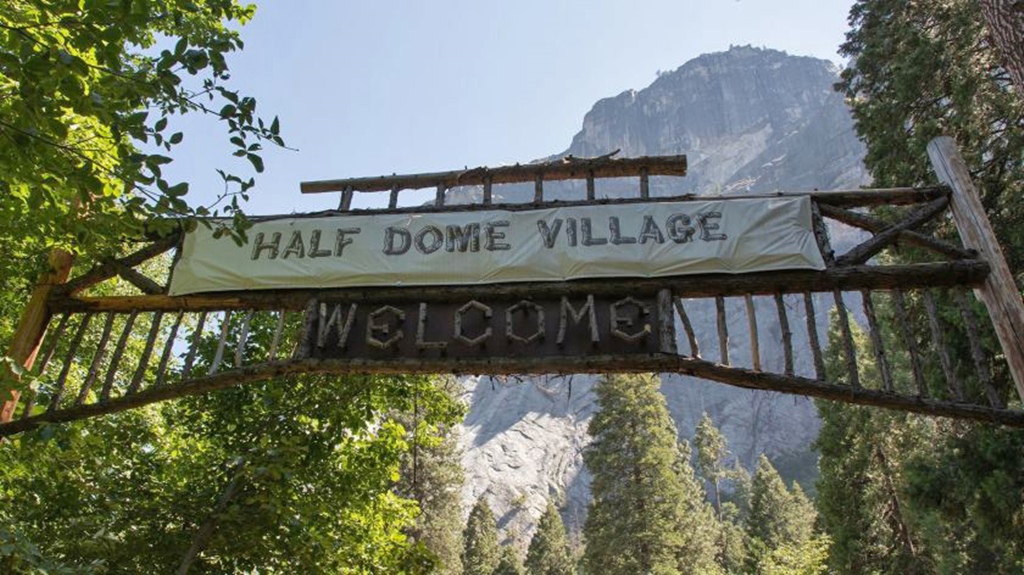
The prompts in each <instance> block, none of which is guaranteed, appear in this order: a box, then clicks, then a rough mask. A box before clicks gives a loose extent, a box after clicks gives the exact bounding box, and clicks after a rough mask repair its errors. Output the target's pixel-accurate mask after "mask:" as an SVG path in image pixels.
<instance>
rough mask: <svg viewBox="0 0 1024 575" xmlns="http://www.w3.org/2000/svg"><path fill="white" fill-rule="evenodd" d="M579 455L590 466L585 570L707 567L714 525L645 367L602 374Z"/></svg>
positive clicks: (690, 569)
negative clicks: (587, 434) (630, 372)
mask: <svg viewBox="0 0 1024 575" xmlns="http://www.w3.org/2000/svg"><path fill="white" fill-rule="evenodd" d="M595 394H596V396H597V404H598V407H599V410H598V412H597V414H596V415H595V416H594V418H593V419H592V420H591V422H590V426H589V428H588V431H589V432H590V435H591V437H592V438H593V441H592V443H591V444H590V445H589V446H588V447H587V449H586V450H585V451H584V462H585V463H586V465H587V468H588V469H589V470H590V472H591V473H592V474H593V481H592V484H591V495H592V497H593V501H592V502H591V504H590V509H589V513H588V515H587V519H586V522H585V524H584V527H583V532H584V536H585V537H586V541H587V546H586V550H585V551H584V556H583V563H584V567H585V568H586V569H587V571H588V572H593V573H607V574H609V575H613V574H617V573H629V574H632V573H679V572H686V573H696V572H713V571H714V570H715V569H716V568H717V567H716V566H715V564H714V554H715V550H714V538H715V535H716V530H717V525H716V524H715V520H714V515H713V513H712V511H711V509H710V506H708V505H707V503H705V501H704V492H703V490H702V489H701V488H700V485H699V484H698V483H697V480H696V478H695V477H694V476H693V470H692V468H690V465H689V453H688V452H686V453H683V452H682V451H681V450H680V448H679V446H678V445H677V443H676V429H675V424H674V423H673V422H672V419H671V417H670V416H669V413H668V409H667V408H666V406H665V399H664V397H663V396H662V395H661V393H660V392H659V391H658V380H657V379H656V378H655V377H653V376H649V375H644V376H635V375H606V376H604V377H603V378H602V379H601V380H600V381H599V382H598V384H597V386H596V387H595Z"/></svg>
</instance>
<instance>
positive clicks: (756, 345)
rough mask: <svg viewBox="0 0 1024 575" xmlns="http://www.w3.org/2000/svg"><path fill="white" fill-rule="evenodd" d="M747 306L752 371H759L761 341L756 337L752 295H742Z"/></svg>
mask: <svg viewBox="0 0 1024 575" xmlns="http://www.w3.org/2000/svg"><path fill="white" fill-rule="evenodd" d="M743 301H744V303H745V304H746V306H747V328H748V329H749V330H750V361H751V364H752V365H753V367H754V371H761V342H760V340H759V339H758V337H757V310H756V309H754V297H753V296H752V295H750V294H747V295H745V296H743Z"/></svg>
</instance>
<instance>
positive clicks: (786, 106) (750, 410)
mask: <svg viewBox="0 0 1024 575" xmlns="http://www.w3.org/2000/svg"><path fill="white" fill-rule="evenodd" d="M838 71H839V70H838V69H837V68H836V67H835V66H834V65H833V64H832V63H830V62H828V61H825V60H819V59H815V58H808V57H797V56H790V55H787V54H785V53H782V52H778V51H773V50H762V49H755V48H750V47H734V48H731V49H730V50H729V51H727V52H723V53H716V54H707V55H703V56H700V57H698V58H695V59H693V60H691V61H689V62H687V63H686V64H684V65H682V66H681V67H679V68H678V69H677V70H675V71H672V72H667V73H662V74H660V75H659V77H658V78H657V79H656V80H655V81H654V82H653V83H652V84H651V85H650V86H648V87H647V88H644V89H643V90H640V91H635V90H627V91H625V92H623V93H621V94H619V95H618V96H615V97H612V98H606V99H603V100H601V101H599V102H597V103H596V104H595V105H594V107H593V109H592V110H591V111H590V112H589V113H587V115H586V117H585V118H584V119H583V128H582V129H581V130H580V132H579V133H578V134H576V136H575V137H574V138H573V139H572V144H571V145H570V146H569V148H568V149H567V150H566V151H565V152H563V153H562V154H557V155H555V156H553V157H560V156H564V155H567V154H573V155H575V156H578V157H587V156H596V155H601V154H605V153H608V152H610V151H612V150H615V149H621V151H620V152H619V156H620V157H625V156H642V155H660V154H687V156H688V159H689V165H690V174H689V175H688V176H687V177H686V178H682V179H680V178H674V179H671V180H669V179H661V178H655V179H653V180H654V181H653V182H652V193H653V194H655V195H659V194H660V195H669V194H682V193H694V194H698V195H717V194H740V193H758V192H770V191H774V190H779V189H786V190H810V189H839V188H851V187H852V188H856V187H858V186H860V185H862V184H864V183H866V182H867V181H868V176H867V174H866V172H865V171H864V169H863V166H862V162H861V160H862V158H863V154H864V149H863V146H862V144H861V143H860V142H859V141H858V139H857V137H856V135H855V133H854V130H853V124H852V122H851V119H850V116H849V113H848V111H847V108H846V107H845V105H844V103H843V100H842V98H841V97H840V96H839V95H838V94H836V93H835V92H834V91H833V90H832V84H833V83H834V82H835V81H836V80H837V75H838ZM630 185H631V184H630V183H627V182H612V183H610V184H605V185H603V186H602V185H601V184H599V187H598V192H599V194H605V195H619V194H622V193H628V191H629V187H630ZM578 191H579V190H575V189H574V188H573V187H572V186H565V187H563V188H561V189H560V190H553V193H554V194H559V195H565V196H570V195H572V196H575V195H576V193H577V192H578ZM513 193H514V192H513ZM635 193H636V192H635V191H632V194H635ZM836 240H838V242H839V243H842V242H843V238H834V241H836ZM787 303H791V305H790V306H789V307H790V309H791V311H792V312H793V314H794V315H793V316H792V317H791V321H792V322H794V323H795V322H800V321H803V317H802V316H800V309H799V306H797V305H796V302H795V301H794V302H787ZM757 305H758V306H760V305H773V304H772V302H770V301H764V302H761V301H758V302H757ZM731 315H732V317H733V321H745V320H743V317H744V316H743V314H742V313H733V314H731ZM691 316H692V317H693V319H694V321H695V323H696V326H695V327H696V329H697V331H698V337H699V338H702V339H706V338H713V337H714V330H715V329H716V328H715V323H714V321H715V320H714V314H713V311H710V310H706V309H705V310H696V311H695V313H692V314H691ZM730 327H731V329H730V332H731V333H734V334H738V336H737V337H734V338H732V339H731V341H730V348H731V352H730V354H731V355H732V356H733V357H734V358H735V359H734V360H738V363H740V364H743V363H747V365H749V351H748V348H749V346H748V345H747V342H746V341H745V340H744V338H743V336H742V335H739V334H743V333H745V325H744V326H740V325H735V326H730ZM821 327H824V326H821ZM759 334H760V336H759V338H760V341H761V342H762V343H761V354H762V357H763V358H765V359H764V360H765V361H767V362H771V361H781V360H780V359H779V358H780V357H781V343H780V338H781V334H780V330H779V327H778V325H770V324H769V325H761V326H760V327H759ZM708 341H711V340H710V339H708ZM794 346H795V348H796V349H797V355H798V357H797V370H798V372H801V373H809V372H810V370H811V368H810V365H811V363H810V358H809V356H808V354H806V353H802V350H805V349H806V343H805V342H804V341H800V338H799V336H797V339H796V340H794ZM712 359H714V357H712ZM662 380H663V385H662V391H663V392H664V394H665V396H666V398H667V400H668V405H669V408H670V410H671V412H672V414H673V416H674V417H675V420H676V423H677V426H678V428H679V431H680V435H681V436H684V437H688V436H690V435H691V434H692V433H693V429H694V427H695V426H696V423H697V420H698V419H699V418H700V416H701V414H702V413H703V412H704V411H707V412H708V413H710V414H711V416H712V418H713V420H714V421H715V423H716V424H718V425H719V426H720V427H721V428H722V429H723V431H724V432H725V434H726V436H727V438H728V440H729V443H730V447H731V451H732V452H733V453H734V454H735V455H736V457H737V458H738V459H739V460H740V461H741V462H742V463H743V464H744V465H746V466H748V467H750V466H751V465H752V464H753V463H755V462H756V458H757V457H758V455H759V454H761V453H768V454H769V455H771V456H776V457H790V458H795V459H800V458H801V456H803V459H805V460H806V459H808V458H807V457H806V456H807V455H808V452H809V445H810V443H811V442H812V441H813V440H814V438H815V436H816V435H817V432H818V428H819V423H818V419H817V415H816V412H815V408H814V405H813V403H812V402H811V401H810V400H808V399H806V398H802V397H796V396H786V395H781V394H775V393H766V392H755V391H747V390H742V389H738V388H733V387H728V386H725V385H722V384H717V383H711V382H704V381H699V380H695V379H693V378H688V377H682V376H676V375H671V376H664V377H663V378H662ZM593 384H594V379H593V378H592V377H589V376H573V377H564V378H562V377H550V378H540V379H538V378H531V379H523V380H519V379H508V380H498V379H490V378H479V379H469V380H467V382H466V385H467V399H468V401H469V406H470V410H469V414H468V416H467V418H466V421H465V424H464V427H463V435H462V443H463V447H464V463H465V467H466V470H467V484H466V487H465V491H464V500H465V503H466V505H467V506H468V505H471V504H472V501H474V500H475V499H476V498H477V497H478V496H480V495H481V494H483V495H485V496H486V497H487V498H488V500H489V502H490V504H491V505H492V507H493V509H494V510H495V513H496V515H497V517H498V518H499V526H500V527H501V528H502V529H503V532H504V534H505V537H506V538H507V539H509V540H513V541H516V542H517V543H518V544H519V545H525V543H526V542H528V541H529V537H530V536H531V535H532V532H533V525H534V523H535V522H536V520H537V518H538V517H539V516H540V514H541V512H542V511H543V509H544V505H545V499H546V498H548V497H557V498H558V499H559V501H560V502H561V503H562V505H563V506H564V511H563V515H564V519H565V522H566V525H567V526H568V527H569V529H570V530H578V529H580V528H581V527H582V521H583V518H584V516H585V513H586V506H587V502H588V499H589V491H588V486H589V476H588V474H587V473H586V470H585V469H584V467H583V462H582V457H581V453H582V448H583V447H584V446H585V445H586V443H587V441H588V436H587V433H586V429H587V423H588V421H589V419H590V417H591V416H592V415H593V413H594V397H593V394H592V392H591V389H592V386H593Z"/></svg>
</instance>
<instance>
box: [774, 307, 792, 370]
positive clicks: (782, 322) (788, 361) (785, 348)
mask: <svg viewBox="0 0 1024 575" xmlns="http://www.w3.org/2000/svg"><path fill="white" fill-rule="evenodd" d="M775 309H776V311H777V312H778V313H779V331H780V332H781V335H782V357H783V364H784V368H783V369H784V370H785V374H786V375H793V331H792V330H791V329H790V328H789V315H788V314H787V313H786V302H785V300H784V299H783V298H782V294H781V293H776V294H775Z"/></svg>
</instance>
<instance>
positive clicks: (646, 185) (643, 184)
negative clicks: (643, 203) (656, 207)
mask: <svg viewBox="0 0 1024 575" xmlns="http://www.w3.org/2000/svg"><path fill="white" fill-rule="evenodd" d="M640 197H641V198H643V199H645V200H646V199H647V198H649V197H651V178H650V176H648V175H647V168H640Z"/></svg>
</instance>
